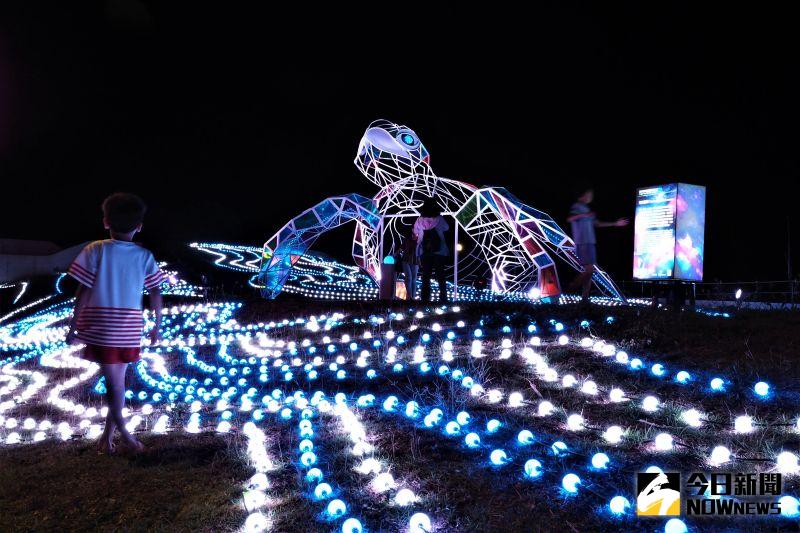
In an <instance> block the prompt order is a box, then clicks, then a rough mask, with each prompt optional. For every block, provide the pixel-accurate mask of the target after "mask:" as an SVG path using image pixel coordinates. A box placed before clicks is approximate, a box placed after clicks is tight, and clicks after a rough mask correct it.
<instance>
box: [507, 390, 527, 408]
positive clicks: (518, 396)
mask: <svg viewBox="0 0 800 533" xmlns="http://www.w3.org/2000/svg"><path fill="white" fill-rule="evenodd" d="M523 400H524V398H523V396H522V393H520V392H512V393H511V394H509V395H508V406H509V407H520V406H521V405H522V402H523Z"/></svg>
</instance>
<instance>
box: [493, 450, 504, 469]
mask: <svg viewBox="0 0 800 533" xmlns="http://www.w3.org/2000/svg"><path fill="white" fill-rule="evenodd" d="M489 460H490V461H491V462H492V464H493V465H495V466H500V465H504V464H506V463H507V462H508V454H506V452H505V451H503V450H492V453H491V454H490V455H489Z"/></svg>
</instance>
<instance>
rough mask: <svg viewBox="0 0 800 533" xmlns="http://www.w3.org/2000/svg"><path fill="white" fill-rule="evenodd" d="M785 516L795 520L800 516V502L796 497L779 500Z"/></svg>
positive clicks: (785, 497)
mask: <svg viewBox="0 0 800 533" xmlns="http://www.w3.org/2000/svg"><path fill="white" fill-rule="evenodd" d="M778 503H779V504H780V506H781V514H782V515H783V516H786V517H789V518H794V517H796V516H800V509H799V508H800V502H799V501H798V500H797V498H795V497H794V496H788V495H787V496H781V497H780V498H779V499H778Z"/></svg>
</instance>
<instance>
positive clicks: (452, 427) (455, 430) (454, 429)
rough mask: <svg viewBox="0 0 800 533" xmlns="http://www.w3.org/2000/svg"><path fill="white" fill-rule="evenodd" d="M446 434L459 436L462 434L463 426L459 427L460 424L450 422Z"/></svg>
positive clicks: (445, 428) (445, 429) (446, 427)
mask: <svg viewBox="0 0 800 533" xmlns="http://www.w3.org/2000/svg"><path fill="white" fill-rule="evenodd" d="M444 432H445V433H447V434H448V435H458V434H459V433H461V426H459V425H458V422H448V423H447V425H446V426H445V427H444Z"/></svg>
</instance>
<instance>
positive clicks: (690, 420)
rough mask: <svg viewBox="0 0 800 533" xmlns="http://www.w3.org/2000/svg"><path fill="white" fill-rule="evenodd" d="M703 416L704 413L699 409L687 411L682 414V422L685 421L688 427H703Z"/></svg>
mask: <svg viewBox="0 0 800 533" xmlns="http://www.w3.org/2000/svg"><path fill="white" fill-rule="evenodd" d="M702 416H703V415H702V413H701V412H700V411H698V410H697V409H687V410H686V411H684V412H682V413H681V420H683V421H684V423H685V424H686V425H688V426H691V427H693V428H696V427H700V426H702V425H703V420H702Z"/></svg>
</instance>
